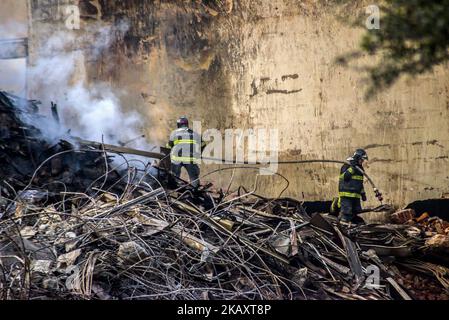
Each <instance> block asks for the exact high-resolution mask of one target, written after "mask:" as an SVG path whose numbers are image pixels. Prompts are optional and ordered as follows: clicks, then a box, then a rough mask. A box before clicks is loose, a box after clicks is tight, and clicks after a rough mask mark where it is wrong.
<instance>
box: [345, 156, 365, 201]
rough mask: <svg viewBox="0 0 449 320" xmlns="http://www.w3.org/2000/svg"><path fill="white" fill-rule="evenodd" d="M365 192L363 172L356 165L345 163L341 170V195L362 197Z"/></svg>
mask: <svg viewBox="0 0 449 320" xmlns="http://www.w3.org/2000/svg"><path fill="white" fill-rule="evenodd" d="M362 170H363V169H362ZM364 192H365V191H364V189H363V174H362V173H361V172H360V171H359V170H357V169H356V168H355V167H354V166H349V165H347V164H344V165H343V166H342V167H341V170H340V179H339V183H338V195H339V197H347V198H361V197H362V193H364Z"/></svg>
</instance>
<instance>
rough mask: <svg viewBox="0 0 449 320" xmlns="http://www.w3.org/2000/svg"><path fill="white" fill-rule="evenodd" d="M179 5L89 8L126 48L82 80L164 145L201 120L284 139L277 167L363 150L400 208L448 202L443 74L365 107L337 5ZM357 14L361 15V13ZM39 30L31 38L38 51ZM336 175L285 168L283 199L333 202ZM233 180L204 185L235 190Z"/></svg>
mask: <svg viewBox="0 0 449 320" xmlns="http://www.w3.org/2000/svg"><path fill="white" fill-rule="evenodd" d="M34 2H35V3H34V5H35V6H34V10H37V9H38V7H39V3H38V1H34ZM47 2H48V1H47ZM50 2H51V1H50ZM54 2H57V1H54ZM181 3H184V2H179V4H178V2H177V1H154V2H150V1H137V0H132V1H114V2H111V1H101V0H99V1H91V2H87V1H81V8H82V13H83V16H84V18H83V19H84V20H83V21H84V23H91V22H94V21H97V20H101V21H105V22H107V23H117V21H118V20H120V19H127V20H128V21H129V25H130V28H129V31H128V33H127V35H126V36H125V37H124V39H123V42H119V43H116V44H114V46H113V48H111V50H109V51H108V52H105V53H103V54H102V56H101V57H100V58H98V59H96V60H95V61H89V60H88V62H87V64H88V65H87V68H86V70H87V72H88V73H89V78H90V80H91V81H96V80H98V79H100V80H103V81H108V82H109V83H110V84H111V85H112V86H114V87H116V88H117V92H119V91H120V96H121V100H122V103H123V104H124V105H125V106H126V107H127V108H131V109H137V110H139V111H140V112H141V114H142V115H143V116H144V117H145V118H146V119H147V123H148V126H147V127H146V129H145V130H146V133H147V135H148V137H149V139H150V140H151V141H152V142H156V143H159V144H163V143H165V139H166V137H167V135H168V133H169V131H170V130H171V129H172V128H173V127H174V125H175V120H176V118H177V117H178V116H180V115H184V114H185V115H187V116H189V117H190V118H191V119H196V120H201V121H202V124H203V128H218V129H220V130H224V129H225V128H228V127H233V128H243V129H245V128H246V129H247V128H251V127H254V128H260V127H263V128H277V129H278V130H279V133H280V134H279V136H280V158H281V159H286V160H291V159H298V158H300V159H315V158H326V159H345V158H346V157H347V156H348V155H350V154H351V153H352V152H353V150H354V149H355V148H357V147H364V148H366V149H367V150H368V152H369V156H370V159H371V161H370V165H369V168H368V172H369V173H370V175H371V176H372V177H373V178H374V180H375V181H376V183H377V184H378V186H379V187H380V189H382V190H383V191H384V192H385V194H386V195H387V199H388V200H389V201H391V202H393V203H395V204H398V205H403V204H405V203H407V202H409V201H411V200H415V199H426V198H438V197H441V196H442V194H444V193H448V192H449V158H448V156H449V71H448V68H447V65H445V66H441V67H439V68H436V69H435V70H434V72H433V73H430V74H427V75H425V76H422V77H419V78H417V79H401V81H399V82H398V83H397V84H396V85H395V86H394V87H393V88H391V89H390V90H388V91H386V92H384V93H382V94H380V95H379V96H377V97H376V98H375V99H374V100H373V101H370V102H366V101H364V99H363V95H364V88H365V85H364V83H363V79H364V75H363V74H362V73H361V72H359V71H357V70H352V69H349V68H347V67H343V66H338V65H336V64H335V63H334V59H335V58H336V56H338V55H339V54H343V53H345V52H348V51H350V50H352V49H356V48H357V46H358V43H359V39H360V36H361V34H362V32H363V30H359V29H355V28H352V27H350V26H348V25H347V24H346V23H344V22H342V21H340V20H339V19H338V18H337V17H336V11H335V10H336V8H335V7H334V6H322V5H319V4H316V1H292V0H273V1H262V0H259V1H249V0H239V1H234V3H233V6H231V2H228V3H227V4H226V5H225V6H223V7H222V8H217V7H214V6H209V7H208V6H206V5H205V3H206V1H205V2H204V3H199V2H196V3H188V4H186V3H184V4H182V5H181ZM53 5H55V4H53ZM215 10H216V11H215ZM350 10H353V13H354V15H355V14H356V13H357V12H360V10H362V12H363V10H364V7H363V5H362V4H358V5H352V6H351V7H350ZM347 14H352V12H351V11H347ZM40 23H41V24H42V23H45V21H44V22H42V21H41V22H40ZM41 30H44V29H42V28H34V29H33V34H34V35H35V40H36V41H35V45H36V46H38V42H39V41H41V40H39V39H42V34H40V33H41V32H42V31H41ZM77 32H83V30H79V31H77ZM366 62H368V63H369V62H370V60H369V59H368V58H364V60H363V59H362V61H360V63H361V64H362V63H366ZM213 168H216V167H212V166H209V167H203V172H206V171H208V169H213ZM338 170H339V168H338V166H337V165H329V164H327V165H319V164H313V165H302V166H296V165H289V166H282V167H280V169H279V173H281V174H283V175H284V176H286V177H287V178H288V180H289V181H290V186H289V188H288V190H287V191H286V192H285V193H284V195H290V196H294V197H297V198H300V199H302V198H305V199H308V200H311V199H329V198H331V197H333V196H334V195H335V194H336V185H337V177H338ZM230 173H231V172H226V173H223V174H221V175H213V176H210V177H208V178H207V179H210V180H215V181H216V182H217V183H218V184H221V185H223V186H227V183H228V182H229V178H230ZM233 177H234V180H233V183H234V184H240V183H243V184H245V185H247V186H248V187H251V185H252V183H253V181H254V178H253V175H248V172H246V171H241V170H236V172H235V175H234V176H233ZM259 182H260V187H259V190H260V193H263V194H265V195H277V194H278V193H279V192H280V191H282V189H283V188H284V186H285V181H284V180H282V179H281V178H279V177H278V176H273V177H262V178H261V179H260V180H259ZM369 195H371V196H372V194H370V193H369Z"/></svg>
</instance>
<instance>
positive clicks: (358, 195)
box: [338, 149, 368, 222]
mask: <svg viewBox="0 0 449 320" xmlns="http://www.w3.org/2000/svg"><path fill="white" fill-rule="evenodd" d="M367 160H368V155H367V154H366V152H365V150H363V149H357V150H356V151H355V152H354V155H353V156H352V157H350V158H348V159H347V161H348V162H349V163H350V165H348V164H344V165H343V166H342V167H341V170H340V179H339V184H338V208H339V209H340V215H339V220H340V221H343V222H355V221H354V220H356V219H355V218H356V216H357V214H359V213H360V212H361V211H362V206H361V203H360V200H363V201H366V193H365V189H364V188H363V173H362V172H361V171H360V170H359V169H358V168H360V169H361V170H363V162H364V161H367ZM357 167H358V168H357Z"/></svg>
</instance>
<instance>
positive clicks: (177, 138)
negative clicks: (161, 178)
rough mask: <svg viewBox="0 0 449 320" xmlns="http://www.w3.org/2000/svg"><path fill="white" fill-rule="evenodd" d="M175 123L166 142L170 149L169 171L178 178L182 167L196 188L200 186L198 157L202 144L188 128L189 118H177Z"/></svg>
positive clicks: (199, 156) (198, 137)
mask: <svg viewBox="0 0 449 320" xmlns="http://www.w3.org/2000/svg"><path fill="white" fill-rule="evenodd" d="M176 124H177V127H178V128H177V129H176V130H174V131H173V132H172V133H171V134H170V139H169V142H168V143H167V148H169V149H171V150H170V160H171V171H172V172H173V174H174V175H175V176H176V177H178V178H179V177H180V176H181V169H182V167H184V168H185V169H186V170H187V173H188V174H189V180H190V184H191V185H192V186H193V187H194V188H195V189H198V187H199V186H200V181H199V176H200V168H199V166H198V159H200V158H201V151H202V149H203V148H204V145H203V144H201V137H200V136H199V135H198V134H197V133H196V132H194V131H193V130H192V129H190V128H189V120H188V119H187V118H186V117H181V118H179V119H178V120H177V122H176Z"/></svg>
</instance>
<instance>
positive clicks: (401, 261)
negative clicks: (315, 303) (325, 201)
mask: <svg viewBox="0 0 449 320" xmlns="http://www.w3.org/2000/svg"><path fill="white" fill-rule="evenodd" d="M12 100H13V99H12V98H11V97H10V96H8V95H6V94H4V93H0V116H1V117H0V119H2V120H1V121H3V120H5V119H6V122H2V135H1V136H0V137H1V138H0V146H1V147H2V149H3V151H4V152H3V153H2V156H1V157H0V164H1V166H0V170H1V171H0V178H1V179H2V181H3V182H2V184H1V190H2V193H1V195H2V197H3V198H2V199H4V200H3V203H4V205H3V207H2V209H1V215H2V216H3V217H2V219H1V220H0V232H1V233H0V270H1V275H2V276H1V277H0V295H1V296H2V298H3V299H188V300H197V299H205V298H207V299H311V300H315V299H349V300H359V299H362V300H384V299H386V300H389V299H405V300H408V299H448V292H449V291H448V290H449V269H448V266H449V263H448V261H447V260H445V256H444V255H435V253H436V252H438V251H439V250H443V249H447V243H446V242H445V241H446V240H442V239H443V238H444V239H447V232H446V230H447V227H448V225H447V222H445V221H442V220H441V219H438V218H434V217H424V218H421V219H416V218H415V217H414V215H413V217H412V216H411V215H403V214H402V213H400V214H399V213H398V214H396V216H397V217H403V216H406V218H404V219H403V218H400V219H399V220H396V222H400V224H367V225H366V224H361V225H349V226H347V225H342V224H340V223H339V222H338V221H337V219H336V218H335V217H333V216H330V215H327V214H324V215H323V214H312V213H309V212H306V211H305V209H304V207H303V206H302V203H301V202H299V201H297V200H295V199H290V198H274V199H268V198H264V197H262V196H260V195H258V194H256V193H255V192H254V191H247V190H245V189H244V188H243V187H240V188H239V189H238V190H236V191H235V192H234V193H227V194H224V193H223V192H222V191H221V190H215V189H213V186H211V185H208V186H203V187H202V188H201V189H200V190H199V191H196V192H194V191H193V190H192V189H190V188H189V186H188V185H181V186H180V187H179V188H177V189H175V190H170V189H167V188H166V187H165V186H164V184H163V183H161V182H160V181H158V180H156V179H155V177H153V176H151V175H150V174H149V171H147V170H143V171H142V172H141V173H140V175H137V174H136V168H133V167H130V166H129V165H128V166H125V167H126V168H125V169H126V170H124V174H125V177H127V179H123V176H124V175H123V173H121V172H119V171H117V170H116V169H115V168H114V166H113V165H110V164H111V161H110V158H109V155H108V154H106V152H104V150H101V144H99V145H100V148H99V147H98V146H95V147H94V146H91V148H90V149H89V148H87V149H80V148H77V146H76V145H75V144H73V143H70V142H67V141H62V140H61V141H58V142H57V143H56V144H55V145H53V146H51V145H48V144H47V143H45V142H44V140H42V139H40V138H39V132H38V130H37V129H35V128H32V127H30V126H29V125H27V124H25V123H24V122H22V121H21V120H20V119H19V118H18V117H17V116H16V110H15V109H14V108H15V106H14V104H13V103H12ZM30 103H31V102H28V104H30ZM31 105H32V103H31ZM22 130H25V131H27V132H29V134H27V135H24V134H23V131H22ZM30 132H34V134H30ZM39 150H40V152H39ZM75 151H80V152H81V153H78V152H75ZM90 151H92V152H90ZM40 153H41V154H43V155H45V157H46V158H45V157H44V156H38V155H39V154H40ZM31 156H33V157H34V159H35V163H33V162H32V161H31V158H32V157H31ZM19 160H20V161H19ZM11 161H13V162H11ZM87 168H89V170H86V169H87ZM376 275H378V277H376Z"/></svg>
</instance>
